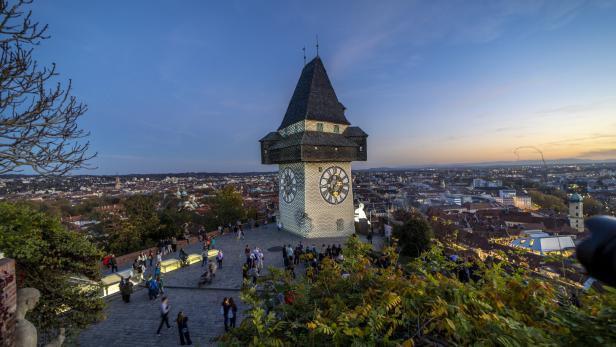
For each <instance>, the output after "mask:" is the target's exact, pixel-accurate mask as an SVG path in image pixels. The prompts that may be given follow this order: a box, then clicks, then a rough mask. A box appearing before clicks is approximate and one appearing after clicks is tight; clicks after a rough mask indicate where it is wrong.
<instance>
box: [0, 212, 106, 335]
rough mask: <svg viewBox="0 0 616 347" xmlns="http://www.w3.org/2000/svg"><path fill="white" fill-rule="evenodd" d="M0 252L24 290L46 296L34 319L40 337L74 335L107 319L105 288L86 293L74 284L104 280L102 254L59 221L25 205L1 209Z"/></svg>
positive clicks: (33, 314) (30, 315)
mask: <svg viewBox="0 0 616 347" xmlns="http://www.w3.org/2000/svg"><path fill="white" fill-rule="evenodd" d="M0 250H2V251H3V252H4V253H5V255H6V256H7V257H10V258H13V259H15V261H16V264H17V274H18V277H22V276H23V283H22V284H21V286H22V287H34V288H37V289H38V290H39V291H40V292H41V299H40V302H39V304H38V305H37V306H36V308H35V309H34V311H32V312H30V313H28V318H29V319H30V320H31V321H32V322H33V323H34V325H35V326H36V327H37V328H38V329H39V331H40V332H43V333H44V332H46V331H49V330H50V329H55V328H58V327H65V328H67V329H69V331H71V330H72V331H73V332H74V329H80V328H84V327H85V326H87V325H88V324H90V323H92V322H94V321H96V320H98V319H100V318H101V316H102V313H103V308H104V302H103V300H102V299H100V298H99V297H98V294H99V288H98V287H97V286H91V287H88V288H82V287H79V286H76V285H74V282H72V280H71V279H70V278H71V277H80V278H83V277H85V278H87V279H90V280H94V281H97V280H99V279H100V273H99V269H98V260H99V259H100V257H101V253H100V251H99V250H98V249H97V248H96V247H95V246H94V245H93V244H92V243H90V242H89V241H88V240H87V239H85V238H84V237H83V236H81V235H80V234H78V233H75V232H72V231H68V230H66V229H65V228H64V227H63V226H62V225H61V224H60V221H59V220H58V219H57V218H53V217H50V216H48V215H46V214H44V213H41V212H37V211H34V210H33V209H32V208H30V207H27V206H25V205H16V204H9V203H0ZM71 328H72V329H71Z"/></svg>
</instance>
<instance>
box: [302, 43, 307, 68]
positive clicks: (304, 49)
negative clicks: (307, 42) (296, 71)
mask: <svg viewBox="0 0 616 347" xmlns="http://www.w3.org/2000/svg"><path fill="white" fill-rule="evenodd" d="M302 51H304V66H306V46H304V48H302Z"/></svg>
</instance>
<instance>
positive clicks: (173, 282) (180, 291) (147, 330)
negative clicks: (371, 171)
mask: <svg viewBox="0 0 616 347" xmlns="http://www.w3.org/2000/svg"><path fill="white" fill-rule="evenodd" d="M345 240H346V238H334V239H331V238H330V239H302V238H300V237H298V236H295V235H292V234H289V233H286V232H278V231H277V230H276V228H275V225H273V224H272V225H266V226H262V227H259V228H256V229H252V230H247V231H246V238H245V240H237V239H236V237H235V235H233V234H227V235H224V236H220V237H218V238H217V239H216V247H217V248H219V249H222V251H223V253H224V261H223V266H222V268H221V269H219V270H218V272H217V273H216V278H215V279H214V281H213V283H212V284H210V285H208V286H205V287H204V289H198V288H197V282H198V280H199V277H200V275H201V274H202V272H203V268H202V267H201V264H193V265H191V266H189V267H185V268H182V269H179V270H176V271H172V272H169V273H167V274H164V278H163V279H164V282H165V286H167V289H166V295H167V297H168V298H169V303H170V305H171V312H170V315H169V321H170V323H171V325H172V328H171V329H168V330H166V329H165V328H163V331H162V333H161V335H162V336H160V337H159V336H156V329H157V327H158V323H159V321H160V314H159V305H160V300H154V301H150V300H149V299H148V297H147V291H146V290H144V289H141V290H137V291H135V293H134V294H133V295H132V297H131V302H130V303H128V304H126V303H124V302H123V301H122V299H121V298H120V296H119V295H115V296H111V297H109V298H108V299H106V300H107V302H108V305H107V308H106V316H107V319H106V320H104V321H102V322H99V323H98V324H95V325H93V326H91V327H90V328H88V329H86V330H85V331H83V332H82V333H81V334H80V336H79V338H78V341H77V342H78V344H79V345H81V346H93V347H95V346H105V347H111V346H114V347H115V346H121V347H123V346H176V345H179V335H178V331H177V327H176V326H175V322H174V321H175V318H176V316H177V313H178V312H179V311H180V310H182V311H184V313H185V314H186V315H187V316H188V317H189V321H188V326H189V330H190V334H191V337H192V340H193V344H196V345H199V346H211V345H216V342H215V340H214V339H215V338H216V337H217V336H219V335H221V334H223V333H224V324H223V319H222V314H221V313H220V307H221V303H222V300H223V298H224V297H228V296H232V297H233V298H234V300H235V302H236V303H237V304H238V312H243V311H244V310H246V309H247V307H246V306H245V305H244V304H243V303H242V302H240V299H239V289H240V287H241V284H242V264H243V263H244V262H245V256H244V247H245V246H246V245H248V246H249V247H250V248H254V247H255V246H256V247H259V248H261V249H262V250H263V253H264V255H265V259H264V262H265V267H267V266H275V267H282V266H283V259H282V251H278V250H277V251H275V252H270V251H268V249H269V248H272V247H276V246H282V245H283V244H291V245H293V246H295V245H297V243H298V242H299V241H302V242H303V244H304V245H312V244H314V245H316V246H317V249H320V247H321V245H322V244H326V245H328V244H332V243H335V244H338V243H340V244H342V245H343V246H344V242H345ZM375 246H376V245H375ZM375 248H376V247H375ZM184 249H185V250H186V251H187V252H188V253H189V254H190V253H200V251H201V245H200V244H192V245H190V246H188V247H185V248H184ZM172 256H175V257H177V253H175V254H171V255H169V256H167V257H166V258H169V257H172ZM121 270H122V269H121ZM302 270H303V268H298V269H297V270H296V272H298V273H299V272H300V271H302ZM241 319H242V314H241V313H240V315H239V317H238V321H237V324H238V325H239V323H240V322H241Z"/></svg>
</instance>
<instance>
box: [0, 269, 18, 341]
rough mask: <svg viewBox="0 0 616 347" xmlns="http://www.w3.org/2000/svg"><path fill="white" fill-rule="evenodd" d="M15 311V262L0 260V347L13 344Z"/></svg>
mask: <svg viewBox="0 0 616 347" xmlns="http://www.w3.org/2000/svg"><path fill="white" fill-rule="evenodd" d="M16 309H17V285H16V283H15V261H14V260H13V259H9V258H2V259H0V346H1V347H10V346H13V344H14V343H15V340H14V330H15V310H16Z"/></svg>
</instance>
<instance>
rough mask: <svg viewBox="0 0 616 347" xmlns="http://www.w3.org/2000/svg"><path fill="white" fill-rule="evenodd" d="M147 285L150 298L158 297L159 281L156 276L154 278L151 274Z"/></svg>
mask: <svg viewBox="0 0 616 347" xmlns="http://www.w3.org/2000/svg"><path fill="white" fill-rule="evenodd" d="M147 286H148V297H149V298H150V300H154V299H156V298H157V297H158V283H157V282H156V280H155V279H154V278H152V276H150V279H149V280H148V282H147Z"/></svg>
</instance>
